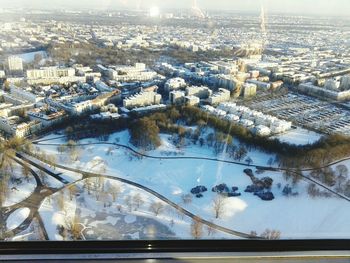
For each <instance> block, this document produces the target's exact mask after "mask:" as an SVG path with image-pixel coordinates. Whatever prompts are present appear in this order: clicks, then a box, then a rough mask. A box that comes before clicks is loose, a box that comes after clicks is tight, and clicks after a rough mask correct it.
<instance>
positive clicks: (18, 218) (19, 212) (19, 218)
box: [6, 207, 30, 230]
mask: <svg viewBox="0 0 350 263" xmlns="http://www.w3.org/2000/svg"><path fill="white" fill-rule="evenodd" d="M29 213H30V210H29V208H26V207H24V208H18V209H16V210H15V211H13V212H12V213H11V214H10V216H9V217H8V218H7V221H6V228H7V230H12V229H14V228H16V227H18V226H19V225H20V224H22V222H23V221H24V220H26V218H27V217H28V215H29Z"/></svg>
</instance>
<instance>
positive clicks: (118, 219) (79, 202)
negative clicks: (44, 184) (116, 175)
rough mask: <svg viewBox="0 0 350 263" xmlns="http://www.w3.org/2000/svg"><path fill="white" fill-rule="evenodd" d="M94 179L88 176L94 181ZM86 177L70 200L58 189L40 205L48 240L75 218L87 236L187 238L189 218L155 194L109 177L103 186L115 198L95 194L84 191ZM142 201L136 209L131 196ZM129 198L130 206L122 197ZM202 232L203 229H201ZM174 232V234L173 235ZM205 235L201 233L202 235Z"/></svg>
mask: <svg viewBox="0 0 350 263" xmlns="http://www.w3.org/2000/svg"><path fill="white" fill-rule="evenodd" d="M94 180H96V179H91V182H94ZM85 181H86V180H83V181H79V182H78V183H77V184H76V186H77V187H78V188H79V189H80V190H79V194H78V195H77V196H74V197H73V198H72V199H70V196H69V193H68V192H67V190H62V191H61V192H58V193H56V194H55V195H53V196H52V197H50V198H47V199H46V200H45V201H44V202H43V204H42V205H41V207H40V209H39V212H40V215H41V216H42V218H43V222H44V225H45V228H46V230H47V231H48V234H49V238H50V240H62V239H63V237H62V236H61V235H59V233H58V230H57V225H63V226H65V227H67V221H69V220H70V219H72V218H74V217H75V216H77V217H79V220H80V222H81V224H82V226H83V228H84V229H86V230H84V231H83V234H84V236H85V238H86V239H87V240H89V239H97V240H103V239H169V238H172V239H174V238H179V237H181V238H191V235H190V224H191V219H190V218H188V217H186V216H183V215H182V214H181V213H178V212H177V211H176V210H175V209H173V208H172V207H170V206H168V205H167V204H166V203H164V202H162V201H160V200H159V199H158V198H156V197H155V196H153V195H151V194H149V193H147V192H145V191H143V190H140V189H138V188H136V187H133V186H130V185H127V184H124V183H120V182H117V181H114V180H110V179H104V180H103V184H104V188H105V189H108V188H110V187H114V189H115V188H118V189H120V193H119V194H118V195H117V197H116V199H115V200H113V199H112V196H108V197H107V198H106V197H103V196H101V197H99V201H96V195H95V193H94V192H93V191H91V192H90V194H88V191H87V190H86V188H85V189H84V185H85V183H86V182H85ZM137 195H138V196H139V198H140V199H141V200H142V201H141V203H140V206H139V207H137V208H136V205H135V203H134V201H132V200H133V198H134V197H135V196H137ZM128 197H130V201H131V203H130V204H131V205H130V206H128V201H126V199H127V198H128ZM59 198H63V199H64V207H63V208H62V206H61V207H60V206H59V205H58V199H59ZM152 203H160V204H161V206H162V209H161V212H160V213H159V214H158V215H155V214H154V213H153V212H151V211H150V209H149V207H150V205H151V204H152ZM203 232H205V228H203ZM175 233H176V235H175ZM203 237H204V238H205V237H206V236H205V235H204V236H203ZM210 237H216V238H220V237H221V238H229V237H230V236H229V235H228V234H225V233H216V234H214V235H211V236H210Z"/></svg>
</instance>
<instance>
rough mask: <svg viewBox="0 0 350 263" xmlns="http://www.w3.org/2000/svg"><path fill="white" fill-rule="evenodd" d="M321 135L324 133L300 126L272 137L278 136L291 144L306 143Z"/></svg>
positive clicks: (316, 139)
mask: <svg viewBox="0 0 350 263" xmlns="http://www.w3.org/2000/svg"><path fill="white" fill-rule="evenodd" d="M321 137H322V135H321V134H319V133H316V132H313V131H309V130H305V129H303V128H300V127H298V128H296V129H292V130H289V131H287V132H286V133H283V134H279V135H276V136H274V137H272V138H277V139H279V140H280V141H281V142H287V143H290V144H296V145H306V144H312V143H314V142H316V141H318V140H319V139H320V138H321Z"/></svg>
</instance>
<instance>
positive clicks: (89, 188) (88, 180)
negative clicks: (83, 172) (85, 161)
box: [84, 177, 93, 195]
mask: <svg viewBox="0 0 350 263" xmlns="http://www.w3.org/2000/svg"><path fill="white" fill-rule="evenodd" d="M92 185H93V182H92V178H90V177H88V178H86V179H85V180H84V188H85V189H86V190H87V192H88V195H91V192H92Z"/></svg>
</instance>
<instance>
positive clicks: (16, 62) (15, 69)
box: [7, 56, 23, 73]
mask: <svg viewBox="0 0 350 263" xmlns="http://www.w3.org/2000/svg"><path fill="white" fill-rule="evenodd" d="M7 63H8V70H9V71H10V73H19V72H22V71H23V60H22V59H21V58H20V57H16V56H10V57H8V59H7Z"/></svg>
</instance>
